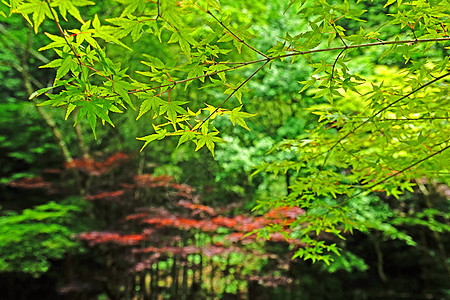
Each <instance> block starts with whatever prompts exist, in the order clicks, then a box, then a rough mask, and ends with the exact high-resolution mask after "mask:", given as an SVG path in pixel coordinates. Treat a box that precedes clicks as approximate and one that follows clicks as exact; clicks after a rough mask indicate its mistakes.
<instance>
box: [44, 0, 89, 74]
mask: <svg viewBox="0 0 450 300" xmlns="http://www.w3.org/2000/svg"><path fill="white" fill-rule="evenodd" d="M45 2H46V3H47V6H48V9H49V10H50V13H51V14H52V16H53V21H54V22H55V24H56V26H57V27H58V30H59V33H60V34H61V36H62V37H63V38H64V41H65V42H66V44H67V46H69V48H70V49H71V50H72V52H73V54H74V55H75V57H76V59H77V60H78V63H79V64H80V67H81V66H82V65H83V63H82V62H81V60H80V57H79V55H78V54H77V52H76V51H75V47H74V46H73V45H72V44H70V43H69V41H68V40H67V37H66V34H65V33H64V30H63V29H62V27H61V25H60V24H59V22H58V20H57V18H56V15H55V12H54V11H53V9H52V7H51V5H50V2H49V0H45ZM80 70H81V74H83V77H84V78H85V79H86V80H87V76H86V75H85V74H84V72H83V68H80Z"/></svg>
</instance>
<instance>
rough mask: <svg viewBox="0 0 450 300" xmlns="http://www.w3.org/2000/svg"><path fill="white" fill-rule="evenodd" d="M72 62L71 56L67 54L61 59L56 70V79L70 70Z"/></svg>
mask: <svg viewBox="0 0 450 300" xmlns="http://www.w3.org/2000/svg"><path fill="white" fill-rule="evenodd" d="M72 63H73V61H72V56H67V57H66V58H64V59H63V61H62V62H61V66H60V67H59V68H58V70H57V71H56V79H60V78H62V77H63V76H64V75H66V74H67V73H68V72H69V71H70V68H71V67H72Z"/></svg>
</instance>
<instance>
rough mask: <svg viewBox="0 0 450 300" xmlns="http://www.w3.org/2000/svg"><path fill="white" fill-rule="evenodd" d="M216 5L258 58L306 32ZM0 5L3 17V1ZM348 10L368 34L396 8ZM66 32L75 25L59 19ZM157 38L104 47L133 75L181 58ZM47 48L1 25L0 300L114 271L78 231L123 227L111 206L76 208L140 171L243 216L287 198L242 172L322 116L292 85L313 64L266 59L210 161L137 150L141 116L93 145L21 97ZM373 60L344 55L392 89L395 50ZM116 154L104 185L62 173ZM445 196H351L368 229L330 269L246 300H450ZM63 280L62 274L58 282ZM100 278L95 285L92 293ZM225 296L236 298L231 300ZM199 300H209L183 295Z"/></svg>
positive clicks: (353, 103) (351, 27)
mask: <svg viewBox="0 0 450 300" xmlns="http://www.w3.org/2000/svg"><path fill="white" fill-rule="evenodd" d="M221 3H222V8H223V11H224V12H225V14H229V15H230V16H231V17H232V18H233V21H234V22H236V23H239V24H242V25H244V24H252V27H251V28H252V30H253V32H254V33H257V37H256V38H255V39H253V40H252V41H251V42H252V45H254V46H255V47H256V48H258V49H269V48H270V47H271V45H273V44H274V43H275V41H276V40H277V39H279V37H282V36H284V35H285V33H286V32H289V33H290V34H296V33H299V32H301V31H302V29H303V28H305V26H307V20H305V19H302V18H301V16H299V15H297V13H296V11H295V10H293V9H291V10H288V11H287V12H286V13H284V14H283V11H284V10H285V7H286V6H287V4H288V1H287V0H286V1H275V0H266V1H256V0H255V1H254V0H252V1H229V0H222V1H221ZM0 5H2V10H4V11H6V9H5V7H4V4H3V3H2V4H0ZM352 5H355V7H358V8H360V9H367V10H368V12H367V14H365V15H364V19H365V20H367V22H366V23H365V24H364V28H365V30H366V32H367V31H369V30H370V28H373V30H374V31H375V30H376V29H378V27H379V24H381V23H384V22H385V18H386V14H387V13H389V11H390V9H392V6H391V7H389V8H384V7H383V5H384V2H382V1H370V2H369V1H361V2H360V3H358V4H356V3H353V4H352ZM81 11H82V15H85V16H86V18H93V16H94V15H95V14H98V15H99V16H100V17H101V19H103V20H104V19H106V18H108V17H110V16H115V15H117V12H118V11H120V6H119V4H118V3H117V2H114V1H110V0H105V1H97V4H96V5H95V6H91V7H84V8H82V9H81ZM190 17H192V18H195V16H190ZM69 22H76V21H74V20H72V19H70V18H69ZM341 26H343V27H345V28H346V29H347V30H348V31H350V32H351V31H358V30H359V26H360V23H358V22H353V20H342V24H341ZM198 30H202V29H201V28H200V29H198ZM41 31H42V32H50V33H53V34H57V29H56V28H55V26H54V25H53V24H52V23H51V22H50V21H45V22H44V24H43V25H42V29H41ZM381 32H385V33H386V36H393V35H396V34H399V33H400V27H399V26H393V25H390V26H386V27H384V28H382V30H381ZM379 38H381V39H383V38H384V37H383V35H381V36H379ZM161 39H162V41H163V43H159V41H158V40H157V38H155V37H154V36H153V35H148V36H146V38H142V39H140V40H139V41H137V42H136V43H135V44H134V45H133V48H134V51H132V52H131V51H124V50H123V49H122V48H119V47H118V46H115V45H108V47H107V50H108V53H109V55H110V56H112V57H115V58H116V61H121V63H122V65H123V66H124V67H125V66H126V67H127V68H129V72H130V73H131V72H135V71H145V70H144V66H143V65H142V64H141V63H140V61H141V60H143V59H144V57H143V54H151V55H152V56H155V57H159V58H164V57H166V56H171V57H177V56H179V53H177V51H178V50H177V48H175V47H173V46H172V45H171V44H167V43H166V42H167V40H168V39H169V36H165V35H163V36H162V37H161ZM47 42H48V41H47V38H46V37H45V35H43V34H38V35H34V34H33V33H32V29H31V28H30V27H29V24H27V23H26V22H25V21H23V20H22V19H21V18H20V17H19V16H17V15H15V16H11V17H9V18H3V17H0V91H1V93H0V94H1V96H2V98H1V100H0V200H1V202H0V207H1V211H0V290H2V295H4V297H5V298H4V299H31V298H27V297H30V295H32V296H33V297H34V298H33V299H71V298H70V297H71V296H70V295H71V294H70V293H68V292H67V287H68V286H69V287H70V286H71V285H72V286H76V285H77V284H78V288H79V287H80V286H81V288H82V287H83V285H82V284H80V282H82V281H86V280H89V274H90V272H91V271H90V269H91V268H92V269H95V268H97V269H101V268H106V267H105V266H106V265H108V264H111V262H107V261H103V259H104V257H102V252H101V251H100V252H99V251H97V250H98V249H97V250H92V249H91V248H90V247H87V246H86V245H85V244H82V243H80V242H79V241H78V240H77V239H76V234H77V233H79V232H82V231H93V230H110V229H112V228H114V226H115V229H117V228H122V229H123V230H125V229H124V228H123V227H122V226H123V224H122V223H120V222H119V224H117V221H118V220H120V218H122V217H124V216H125V215H124V214H123V212H121V211H120V210H121V206H120V205H117V204H114V203H111V204H107V205H105V204H104V203H103V204H98V203H91V202H89V203H87V201H86V200H83V197H86V196H89V195H93V194H98V193H101V192H105V191H111V190H114V189H118V188H119V187H118V186H117V185H116V184H118V182H121V181H120V180H121V179H124V178H131V177H132V176H135V175H140V174H144V173H150V174H153V175H154V176H159V175H170V176H173V178H174V180H175V182H176V183H179V184H188V185H189V186H191V187H193V188H194V189H195V190H196V192H197V193H198V194H199V195H201V196H200V197H201V202H202V203H204V204H207V205H209V206H212V207H227V208H228V209H229V210H228V211H229V212H228V213H229V214H230V215H232V214H238V213H249V212H250V210H251V208H253V207H254V206H255V204H256V200H261V199H272V200H273V199H276V198H277V197H282V196H284V195H286V194H287V193H288V186H289V184H288V182H290V181H291V180H293V178H291V177H292V176H295V174H291V173H287V174H282V175H278V176H275V175H273V174H270V173H258V174H256V175H254V176H251V173H252V172H253V171H254V167H255V166H256V165H258V164H261V162H262V161H266V162H275V161H282V160H289V159H292V158H294V154H293V153H290V152H289V151H281V152H279V151H274V150H273V149H274V147H275V146H276V145H277V144H278V143H280V142H282V141H285V140H289V139H297V138H300V137H302V135H303V134H304V133H305V132H306V131H308V130H312V129H313V128H314V126H315V125H316V124H317V120H318V115H317V114H313V113H312V111H315V110H324V109H328V108H329V104H328V102H325V100H324V99H322V98H316V99H313V96H314V95H312V94H311V93H304V92H303V93H298V91H299V90H300V89H301V85H300V84H299V83H298V82H300V81H305V80H308V79H309V77H310V72H311V68H310V67H309V66H308V64H307V62H306V61H305V60H301V59H300V60H297V61H295V62H294V63H292V64H291V63H290V61H285V62H280V61H276V62H274V63H273V64H272V65H271V67H270V68H268V69H264V70H263V71H261V72H259V73H258V74H257V75H256V76H255V77H254V78H253V79H252V81H251V82H250V83H249V84H248V85H247V86H246V87H247V89H248V90H247V91H246V92H245V93H244V95H243V103H244V104H245V109H246V111H249V112H258V115H257V116H256V117H254V118H251V119H249V120H248V121H247V124H248V126H249V127H250V128H251V131H246V130H244V129H243V128H240V127H233V126H231V125H230V124H229V122H220V120H218V122H217V123H216V124H215V125H216V126H217V128H218V129H219V130H220V131H221V133H222V136H223V138H224V140H225V141H226V142H225V143H221V144H218V145H217V149H216V154H215V157H212V156H211V155H210V154H209V152H208V151H207V150H206V149H201V150H200V151H198V152H194V147H193V145H190V144H183V145H181V146H180V147H178V148H176V146H177V141H176V140H170V139H165V140H164V141H163V142H155V143H151V144H150V145H149V146H148V147H147V148H146V149H145V151H143V152H141V153H139V152H138V151H139V149H140V147H141V146H142V143H141V142H139V141H137V140H136V139H135V137H136V136H142V135H144V134H146V132H147V131H148V130H149V128H151V124H150V121H151V120H150V119H149V118H151V116H144V117H142V118H140V119H139V120H136V117H137V115H138V112H137V111H128V112H127V113H124V114H121V115H118V114H116V115H115V116H114V119H113V121H114V123H115V124H120V126H118V127H117V128H112V127H110V126H108V125H107V126H100V127H98V129H97V140H94V138H93V136H92V132H91V131H90V129H89V128H88V127H89V126H88V124H87V122H85V120H84V121H82V122H81V123H80V124H79V126H77V127H73V126H72V122H65V121H64V111H63V110H61V109H50V108H48V107H41V108H39V109H38V108H36V105H35V104H36V103H35V102H32V101H29V100H28V96H29V95H30V88H31V90H33V91H34V90H37V89H39V88H41V87H46V86H48V85H49V84H51V82H52V81H53V78H54V76H55V74H52V73H51V71H49V70H48V69H39V68H38V67H39V66H40V65H43V64H45V63H47V62H48V61H50V60H52V59H54V57H52V55H53V54H52V53H51V52H49V51H44V52H39V51H37V49H39V48H40V47H42V46H43V45H46V44H47ZM383 51H384V50H383V49H382V48H377V47H373V48H370V50H369V52H365V55H364V56H362V55H361V52H359V51H358V50H356V51H353V52H351V54H349V55H348V56H347V58H348V59H349V66H350V68H351V69H352V70H354V71H355V73H358V74H361V75H364V76H366V77H369V78H372V79H373V80H374V81H378V82H381V81H384V82H386V83H389V81H391V82H392V83H394V81H395V84H399V85H401V84H402V75H401V71H402V67H403V66H404V60H403V58H402V57H401V54H394V55H389V56H387V57H385V58H383V59H382V60H379V58H380V56H381V55H382V52H383ZM447 51H448V50H447V49H441V48H438V47H432V48H431V49H430V50H429V52H428V54H429V55H430V56H431V57H432V58H433V59H435V60H439V59H442V57H443V56H444V55H447V54H448V53H447ZM252 58H254V53H252V52H250V51H248V49H243V54H242V56H239V57H235V59H236V60H237V61H241V60H244V59H252ZM230 59H233V57H230ZM318 59H323V60H325V61H333V60H334V59H335V57H334V54H330V53H322V54H319V56H318ZM433 59H432V60H433ZM432 60H431V61H430V63H432ZM251 72H252V71H251V70H244V71H243V72H234V73H233V72H232V73H230V75H229V76H231V77H230V78H231V80H236V81H238V80H242V79H244V78H245V77H247V76H248V75H250V74H251ZM200 84H201V83H200V82H193V83H192V84H191V85H189V86H188V87H187V90H186V91H185V92H183V94H182V97H187V98H188V99H189V101H192V102H193V103H194V105H193V106H194V107H195V103H197V104H198V106H200V105H201V104H202V103H203V102H204V101H205V99H203V98H202V97H205V96H204V95H207V97H208V98H211V99H217V100H215V101H216V103H215V104H220V103H221V102H222V101H223V99H224V94H221V93H219V92H217V91H216V90H211V91H210V92H209V91H206V94H202V96H201V97H200V96H199V95H198V91H197V87H198V86H199V85H200ZM177 93H178V92H177V91H174V95H173V96H174V97H178V98H179V97H180V95H177ZM37 101H39V100H37ZM212 103H213V104H214V102H212ZM337 105H339V106H340V108H341V109H342V110H348V111H359V110H362V109H364V106H365V104H364V103H363V102H362V101H361V99H360V97H358V96H357V95H354V96H351V95H350V96H348V98H345V99H344V100H342V102H339V103H337ZM423 126H426V124H424V125H423ZM57 132H59V133H60V135H58V133H57ZM64 147H66V148H67V151H68V152H67V153H64V149H63V148H64ZM119 151H121V152H124V153H129V154H130V155H131V157H132V158H131V160H130V162H129V163H127V164H125V165H121V166H120V168H119V169H117V170H116V169H113V170H108V171H107V172H106V171H105V173H103V174H101V176H99V175H98V174H92V173H89V172H84V171H82V169H81V168H78V169H75V170H73V169H70V168H62V169H61V166H64V165H66V166H68V165H70V163H73V159H74V158H81V157H84V158H85V159H88V158H91V159H95V160H98V161H106V160H107V159H108V157H110V156H111V155H112V154H114V153H117V152H119ZM68 154H69V155H68ZM87 161H88V160H87ZM80 170H81V171H80ZM36 178H40V179H36ZM119 179H120V180H119ZM124 180H125V179H124ZM125 181H126V180H125ZM47 182H53V183H56V186H57V187H58V190H57V191H55V190H52V188H50V187H49V186H47V185H46V183H47ZM149 195H150V196H149ZM164 195H165V193H164V191H162V192H161V191H159V192H158V193H156V192H155V194H154V195H151V193H149V194H148V195H147V196H146V197H147V198H146V200H145V202H146V203H144V204H145V205H148V206H156V205H157V204H158V205H159V204H160V203H164V201H166V200H164V199H165V198H164V197H165V196H164ZM158 197H159V199H158ZM449 197H450V189H449V187H448V186H447V185H445V184H443V183H441V182H436V181H431V180H427V179H422V178H418V179H417V187H416V188H414V190H413V191H412V192H407V193H405V194H404V195H401V196H400V198H399V199H396V198H395V197H386V196H385V195H381V194H380V195H371V196H364V197H358V198H357V199H352V203H350V204H349V207H350V208H351V209H353V210H354V211H356V212H357V214H358V216H359V218H360V221H361V222H362V223H366V224H370V226H368V228H377V226H378V227H379V228H377V229H378V230H377V231H375V230H373V229H371V230H366V231H364V230H361V231H357V232H353V234H348V235H346V236H345V237H346V240H345V241H342V242H341V243H342V244H341V247H343V248H344V252H343V253H342V255H341V256H337V255H336V256H335V257H334V259H335V260H334V261H333V262H332V263H331V264H330V265H325V264H311V263H309V262H303V261H298V260H296V261H295V262H291V263H290V266H289V268H288V273H289V274H288V275H289V276H291V277H292V278H295V285H294V286H295V291H293V292H292V291H291V293H290V292H289V289H291V290H294V288H293V287H290V288H288V287H283V286H276V285H275V284H273V285H270V284H269V285H263V284H260V285H259V286H258V288H257V289H256V290H257V292H255V294H253V295H254V296H253V297H254V298H249V299H448V297H449V295H450V286H449V282H450V281H449V280H448V278H449V276H450V273H449V270H450V269H449V260H448V257H447V253H446V252H447V251H448V245H449V235H448V231H449V226H448V220H449V215H448V211H449V203H448V199H449ZM140 204H141V205H144V204H142V203H140ZM167 205H168V204H167ZM167 208H168V209H170V208H171V207H170V206H169V205H168V207H167ZM99 212H102V217H101V218H98V216H99V215H98V213H99ZM108 213H110V214H108ZM413 215H414V217H413ZM385 220H391V224H392V225H391V226H390V227H389V226H387V225H386V224H385V223H384V222H383V221H385ZM377 224H378V225H377ZM386 226H387V227H386ZM267 247H269V248H270V249H271V251H274V252H275V253H278V254H279V255H289V253H290V252H289V251H290V250H292V249H289V247H285V246H280V245H277V244H273V245H270V244H269V245H268V246H267ZM111 251H116V250H111ZM117 251H119V252H120V251H121V250H117ZM277 251H278V252H277ZM112 257H115V258H117V256H112ZM215 259H216V260H218V261H219V262H218V265H219V266H222V267H223V268H225V266H228V267H229V266H230V265H236V266H237V267H238V266H239V265H240V264H244V268H247V269H248V270H258V272H259V273H260V274H261V276H262V275H268V276H271V275H273V274H274V272H275V273H276V272H279V271H277V270H276V268H274V264H276V262H275V260H272V259H270V258H269V259H267V258H265V259H263V260H256V261H253V262H252V263H251V264H249V265H248V266H245V264H246V262H245V261H243V260H244V258H242V257H237V258H236V257H235V258H233V257H232V258H231V259H235V260H236V261H232V262H230V261H223V262H220V260H221V259H222V260H223V258H220V257H217V258H215ZM114 263H117V264H118V262H114ZM169 265H170V262H169ZM160 267H161V268H164V266H163V265H161V266H160ZM167 268H168V267H167ZM105 270H107V269H105ZM274 270H275V271H274ZM77 272H78V273H77ZM249 272H250V271H249ZM62 273H65V275H64V276H61V274H62ZM67 273H70V274H67ZM244 273H245V272H244ZM74 274H76V275H74ZM99 276H100V275H99ZM101 276H104V277H105V276H106V277H107V276H108V275H105V274H102V275H101ZM101 276H100V277H101ZM104 277H102V278H94V279H92V281H95V284H93V285H95V286H96V287H95V288H93V289H91V290H90V291H92V294H89V295H87V294H84V297H85V298H83V299H107V298H108V296H106V294H107V293H106V292H105V287H104V285H107V284H111V283H110V282H108V279H107V278H106V279H105V278H104ZM124 277H125V276H124ZM227 278H228V277H222V278H221V279H223V280H222V283H221V284H222V285H223V286H224V288H223V292H222V293H221V294H220V295H216V296H214V297H212V298H215V299H217V298H219V297H221V298H222V299H241V298H238V295H240V296H241V297H243V296H242V295H241V294H239V293H238V290H240V289H247V290H250V288H249V287H248V286H239V285H240V284H241V285H242V284H244V285H247V283H243V282H238V281H235V280H234V277H233V276H231V277H229V278H228V279H227ZM124 280H125V279H124ZM99 282H100V283H102V284H103V285H102V284H100V285H98V283H99ZM91 284H92V282H91ZM120 284H122V283H119V286H120ZM249 284H250V283H249ZM24 285H26V286H27V288H26V289H25V290H23V289H24ZM62 287H66V290H65V291H66V292H64V293H63V292H61V288H62ZM254 290H255V289H254ZM233 294H234V297H235V298H227V297H233V296H232V295H233ZM160 295H162V296H161V297H159V298H158V299H168V298H170V293H169V292H164V293H163V292H161V293H160ZM164 295H165V296H164ZM185 296H186V297H188V295H185ZM2 297H3V296H2ZM109 297H110V296H109ZM202 297H206V296H205V295H200V296H198V298H192V299H201V298H202ZM248 297H250V296H248ZM289 297H291V298H289ZM2 299H3V298H2ZM73 299H76V298H73ZM78 299H79V298H78ZM123 299H125V298H123ZM130 299H131V298H130ZM133 299H136V298H133ZM155 299H156V298H155ZM186 299H187V298H186Z"/></svg>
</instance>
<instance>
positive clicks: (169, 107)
mask: <svg viewBox="0 0 450 300" xmlns="http://www.w3.org/2000/svg"><path fill="white" fill-rule="evenodd" d="M186 103H188V102H187V101H170V102H164V103H163V104H162V105H161V108H160V109H161V110H160V114H164V113H166V112H167V118H168V119H169V120H170V121H171V122H172V123H175V121H176V119H177V115H178V114H179V113H180V114H184V115H185V114H187V111H186V110H185V109H184V108H183V107H181V105H183V104H186Z"/></svg>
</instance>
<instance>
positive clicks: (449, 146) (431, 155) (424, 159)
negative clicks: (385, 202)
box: [351, 139, 450, 198]
mask: <svg viewBox="0 0 450 300" xmlns="http://www.w3.org/2000/svg"><path fill="white" fill-rule="evenodd" d="M449 141H450V139H448V140H446V141H445V142H443V144H444V143H447V142H449ZM449 148H450V145H448V146H446V147H444V148H442V149H440V150H438V151H436V152H434V153H432V154H430V155H428V156H426V157H424V158H422V159H420V160H418V161H416V162H415V163H412V164H410V165H409V166H407V167H405V168H403V169H402V170H400V171H397V172H395V173H394V174H391V175H389V176H388V177H385V178H383V179H381V180H380V181H377V182H375V183H373V184H371V185H369V186H368V187H366V188H364V189H363V190H362V191H360V192H358V193H356V194H355V195H353V196H351V198H354V197H356V196H358V195H360V194H362V193H364V192H365V191H368V190H371V189H373V188H374V187H376V186H377V185H379V184H381V183H384V182H386V181H388V180H389V179H391V178H392V177H395V176H397V175H399V174H402V173H404V172H405V171H407V170H409V169H411V168H413V167H415V166H417V165H419V164H421V163H423V162H424V161H426V160H428V159H430V158H432V157H434V156H436V155H438V154H441V153H442V152H444V151H445V150H448V149H449Z"/></svg>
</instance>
